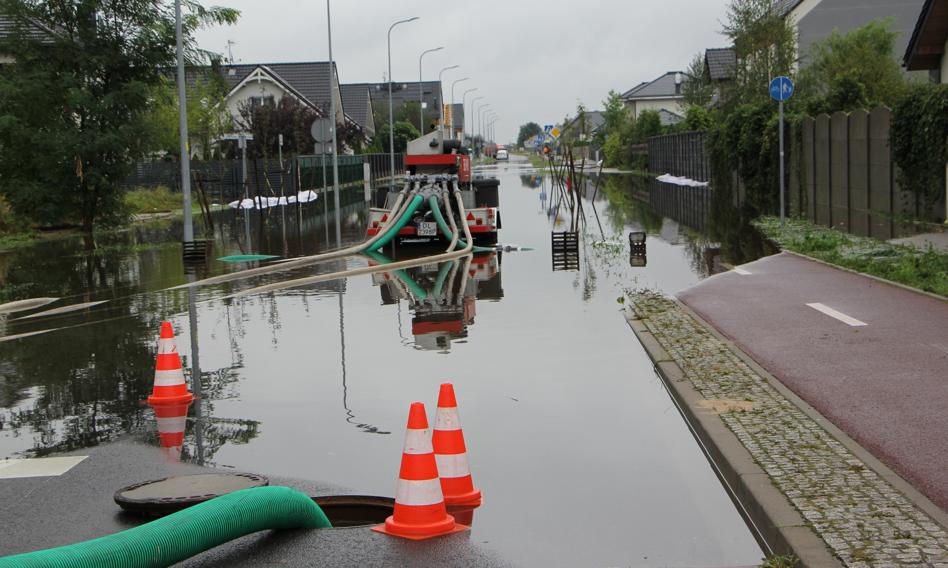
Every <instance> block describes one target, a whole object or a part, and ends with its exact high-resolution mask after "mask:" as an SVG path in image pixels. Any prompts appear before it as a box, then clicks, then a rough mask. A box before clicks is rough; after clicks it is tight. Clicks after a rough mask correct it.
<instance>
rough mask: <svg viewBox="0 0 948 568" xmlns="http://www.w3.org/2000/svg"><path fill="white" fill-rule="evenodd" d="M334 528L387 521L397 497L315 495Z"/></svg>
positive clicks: (315, 499) (314, 499)
mask: <svg viewBox="0 0 948 568" xmlns="http://www.w3.org/2000/svg"><path fill="white" fill-rule="evenodd" d="M313 501H315V502H316V504H317V505H319V507H320V508H321V509H322V510H323V512H324V513H326V516H327V517H328V518H329V522H330V523H332V526H333V528H337V529H338V528H347V527H364V526H368V525H377V524H381V523H384V522H385V519H386V518H388V517H389V516H390V515H391V514H392V511H393V510H394V508H395V499H392V498H390V497H370V496H366V495H327V496H324V497H313Z"/></svg>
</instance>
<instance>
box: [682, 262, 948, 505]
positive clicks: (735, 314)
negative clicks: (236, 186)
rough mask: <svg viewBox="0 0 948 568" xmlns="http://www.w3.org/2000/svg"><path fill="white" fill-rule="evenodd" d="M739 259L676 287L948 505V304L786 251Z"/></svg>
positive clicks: (910, 479) (811, 401)
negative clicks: (732, 266)
mask: <svg viewBox="0 0 948 568" xmlns="http://www.w3.org/2000/svg"><path fill="white" fill-rule="evenodd" d="M740 268H741V269H742V271H745V272H747V273H748V274H746V275H745V274H740V273H738V272H736V271H731V272H727V273H725V274H720V275H717V276H714V277H712V278H709V279H707V280H705V281H703V282H701V283H699V284H698V285H696V286H694V287H692V288H689V289H688V290H685V291H684V292H682V293H680V294H679V295H678V297H679V299H680V300H681V301H682V302H683V303H684V304H685V305H687V306H689V307H690V308H691V309H693V310H694V311H695V312H696V313H697V314H698V315H700V316H701V317H702V318H704V319H705V320H706V321H707V322H708V323H709V324H711V325H712V326H714V327H715V328H716V329H717V330H718V331H719V332H721V333H722V334H723V335H725V336H726V337H727V338H728V339H730V340H732V341H733V342H734V343H735V344H736V345H737V346H738V347H740V348H741V349H742V350H743V351H744V352H745V353H747V354H748V355H750V356H751V357H752V358H753V359H754V360H755V361H757V363H758V364H760V365H761V366H762V367H764V368H765V369H766V370H767V371H769V372H770V373H771V374H772V375H774V376H775V377H776V378H777V379H778V380H780V381H781V382H782V383H783V384H784V385H786V386H787V387H788V388H790V389H791V390H792V391H793V392H795V393H796V394H797V395H798V396H799V397H800V398H802V399H803V400H805V401H806V402H807V403H809V404H810V405H811V406H813V407H814V408H815V409H816V410H817V411H818V412H820V414H822V415H823V416H825V417H826V418H828V419H829V420H830V421H832V422H833V423H834V424H835V425H836V426H837V427H838V428H840V429H841V430H843V431H844V432H846V434H848V435H849V436H850V437H851V438H853V439H854V440H856V441H857V442H858V443H859V444H860V445H862V446H863V447H864V448H866V449H867V450H868V451H869V452H871V453H872V454H873V455H875V456H876V457H877V458H879V459H880V460H881V461H882V462H883V463H885V464H886V465H888V466H889V467H890V468H892V469H893V470H894V471H896V472H897V473H898V474H899V475H901V476H902V477H903V478H905V479H906V480H907V481H908V482H909V483H911V484H912V485H914V486H915V488H916V489H918V490H919V491H921V492H922V493H923V494H925V495H926V496H927V497H928V498H929V499H931V500H932V501H933V502H934V503H935V504H936V505H938V506H939V507H941V508H942V509H943V510H946V511H948V302H946V301H943V300H939V299H937V298H934V297H930V296H926V295H924V294H920V293H916V292H913V291H911V290H906V289H904V288H900V287H898V286H893V285H890V284H886V283H883V282H880V281H878V280H875V279H872V278H868V277H865V276H861V275H859V274H853V273H850V272H846V271H844V270H839V269H836V268H833V267H830V266H827V265H824V264H821V263H818V262H814V261H811V260H807V259H805V258H801V257H798V256H795V255H791V254H787V253H781V254H778V255H776V256H771V257H768V258H764V259H761V260H758V261H756V262H753V263H750V264H747V265H744V266H741V267H740ZM814 303H819V304H823V305H824V306H827V307H828V308H831V309H832V310H835V311H836V312H840V313H841V314H844V316H849V317H850V318H853V319H855V320H858V321H859V322H863V323H865V324H866V325H865V326H860V327H851V326H850V325H848V324H847V323H844V322H843V321H840V320H839V319H836V318H834V317H831V316H830V315H827V314H825V313H823V312H821V311H818V310H816V309H814V308H812V307H810V306H808V304H814ZM844 319H845V317H844Z"/></svg>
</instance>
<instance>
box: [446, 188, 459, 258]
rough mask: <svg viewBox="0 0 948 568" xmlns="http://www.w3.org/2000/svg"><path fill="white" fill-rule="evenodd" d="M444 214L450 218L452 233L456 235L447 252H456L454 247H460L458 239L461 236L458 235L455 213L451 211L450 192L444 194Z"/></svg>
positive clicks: (452, 238)
mask: <svg viewBox="0 0 948 568" xmlns="http://www.w3.org/2000/svg"><path fill="white" fill-rule="evenodd" d="M444 213H445V214H446V215H447V216H448V224H449V225H450V226H451V232H452V233H454V236H453V237H451V244H450V245H448V250H446V251H445V252H451V251H453V250H454V247H456V246H458V239H459V238H460V236H461V234H460V233H458V226H457V223H455V222H454V213H453V212H452V211H451V198H450V197H448V192H447V191H445V193H444Z"/></svg>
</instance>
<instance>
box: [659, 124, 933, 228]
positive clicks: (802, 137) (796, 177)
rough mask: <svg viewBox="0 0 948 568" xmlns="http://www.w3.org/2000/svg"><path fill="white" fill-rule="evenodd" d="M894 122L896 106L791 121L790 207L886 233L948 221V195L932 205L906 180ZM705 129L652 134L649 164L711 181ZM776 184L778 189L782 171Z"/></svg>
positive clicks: (739, 196) (823, 221) (827, 221)
mask: <svg viewBox="0 0 948 568" xmlns="http://www.w3.org/2000/svg"><path fill="white" fill-rule="evenodd" d="M891 122H892V111H891V110H889V109H888V108H886V107H878V108H875V109H872V110H871V111H866V110H857V111H854V112H852V113H849V114H847V113H843V112H837V113H835V114H833V115H832V116H830V115H827V114H821V115H819V116H816V117H808V118H805V119H804V120H803V121H802V122H801V123H800V124H799V125H796V126H795V127H794V128H792V129H788V135H787V150H788V153H787V181H788V183H787V196H786V197H787V205H788V209H787V211H788V213H789V214H790V215H796V216H802V217H805V218H807V219H809V220H810V221H812V222H814V223H817V224H820V225H824V226H827V227H833V228H836V229H839V230H842V231H846V232H849V233H852V234H855V235H861V236H871V237H875V238H879V239H890V238H893V237H896V236H901V235H904V234H911V233H912V232H914V227H912V226H911V225H912V224H911V221H922V222H941V221H944V219H945V203H944V197H942V198H941V199H940V200H939V201H938V202H936V203H934V204H931V205H930V206H927V207H926V205H925V204H924V202H923V200H922V199H920V198H918V197H917V196H916V194H915V193H914V192H912V191H906V190H905V189H903V188H902V187H900V185H899V174H898V171H897V167H896V165H895V163H894V161H893V160H892V151H891V148H890V146H889V136H890V127H891ZM705 137H706V134H705V133H704V132H683V133H680V134H669V135H665V136H656V137H653V138H649V141H648V154H649V155H648V163H649V171H651V172H652V173H657V174H664V173H669V174H672V175H675V176H681V177H687V178H691V179H694V180H698V181H711V177H712V172H711V166H710V160H709V157H708V151H707V148H706V138H705ZM732 175H733V176H734V184H733V187H734V199H735V205H740V204H741V203H742V202H743V200H744V186H743V184H742V183H741V180H739V179H737V176H736V174H732ZM773 191H774V193H773V195H774V196H776V195H777V193H778V191H779V190H778V184H777V180H776V179H775V180H774V188H773ZM774 202H775V203H776V202H777V199H775V200H774Z"/></svg>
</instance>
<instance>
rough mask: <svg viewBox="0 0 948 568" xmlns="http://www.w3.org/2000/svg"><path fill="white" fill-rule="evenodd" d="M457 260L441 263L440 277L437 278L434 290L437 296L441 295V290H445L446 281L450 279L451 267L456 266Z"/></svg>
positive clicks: (433, 292)
mask: <svg viewBox="0 0 948 568" xmlns="http://www.w3.org/2000/svg"><path fill="white" fill-rule="evenodd" d="M455 262H456V261H454V260H452V261H450V262H444V263H442V264H441V268H440V269H439V270H438V279H437V280H435V287H434V291H432V294H433V295H434V296H435V297H439V296H441V292H442V291H444V281H445V280H447V279H448V273H449V272H451V267H452V266H454V263H455Z"/></svg>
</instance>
